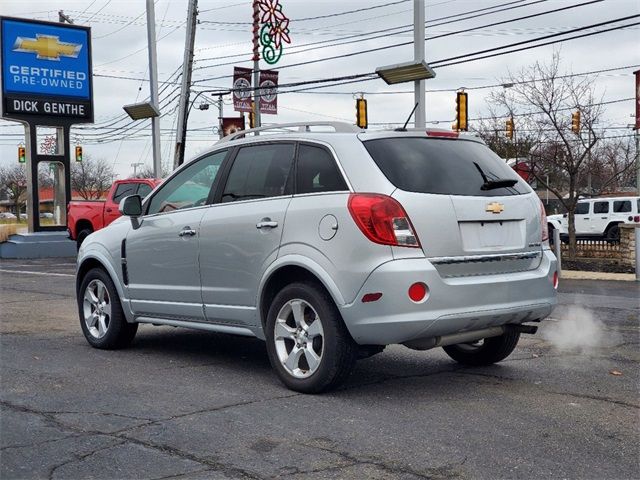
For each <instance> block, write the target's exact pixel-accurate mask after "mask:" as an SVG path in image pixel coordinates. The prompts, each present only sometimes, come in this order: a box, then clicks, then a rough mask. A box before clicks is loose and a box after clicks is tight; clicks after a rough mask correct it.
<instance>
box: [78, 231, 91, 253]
mask: <svg viewBox="0 0 640 480" xmlns="http://www.w3.org/2000/svg"><path fill="white" fill-rule="evenodd" d="M92 233H93V230H91V229H90V228H83V229H82V230H80V231H79V232H78V235H77V236H76V247H77V248H78V250H80V245H82V242H84V241H85V240H86V239H87V237H88V236H89V235H91V234H92Z"/></svg>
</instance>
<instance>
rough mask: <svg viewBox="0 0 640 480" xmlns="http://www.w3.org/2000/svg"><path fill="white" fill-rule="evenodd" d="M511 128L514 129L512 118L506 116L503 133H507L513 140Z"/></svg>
mask: <svg viewBox="0 0 640 480" xmlns="http://www.w3.org/2000/svg"><path fill="white" fill-rule="evenodd" d="M513 130H514V124H513V118H507V125H506V128H505V133H506V135H507V138H509V139H511V140H513Z"/></svg>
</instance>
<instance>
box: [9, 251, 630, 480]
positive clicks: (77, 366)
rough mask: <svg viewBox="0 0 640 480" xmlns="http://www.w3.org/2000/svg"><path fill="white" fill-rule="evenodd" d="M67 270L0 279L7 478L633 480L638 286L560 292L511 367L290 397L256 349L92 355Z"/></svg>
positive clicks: (391, 351)
mask: <svg viewBox="0 0 640 480" xmlns="http://www.w3.org/2000/svg"><path fill="white" fill-rule="evenodd" d="M73 273H74V264H73V260H71V259H68V260H67V259H62V260H61V259H49V260H3V261H2V263H1V264H0V332H1V336H0V360H1V364H0V365H1V367H0V369H1V370H0V373H1V382H2V388H1V389H0V396H1V417H0V434H1V435H0V438H1V450H0V455H1V458H0V478H3V479H10V478H11V479H13V478H89V477H90V478H156V479H158V478H203V479H204V478H207V479H208V478H292V479H295V478H321V479H324V478H374V479H383V478H399V479H400V478H401V479H414V478H434V479H453V478H486V479H490V478H594V479H595V478H638V477H640V465H639V458H640V442H639V440H640V427H639V418H640V417H639V413H640V412H639V408H640V401H639V395H638V394H639V392H638V388H639V387H638V386H639V380H640V368H639V362H640V350H639V348H638V344H639V343H640V342H639V339H640V336H639V333H640V329H639V322H640V316H639V311H640V300H639V298H640V285H638V283H636V282H611V281H610V282H602V281H586V280H585V281H579V280H566V281H562V282H561V286H560V292H561V293H560V296H559V301H560V306H559V308H558V309H557V310H556V311H555V312H554V314H553V317H552V319H550V320H548V321H547V322H545V323H543V325H542V326H541V328H540V332H539V333H538V335H535V336H523V339H522V340H521V342H520V345H519V348H518V349H516V351H515V352H514V354H513V355H512V356H511V357H509V358H508V359H507V360H506V361H504V362H502V363H501V364H499V365H495V366H491V367H485V368H473V369H472V368H464V367H461V366H459V365H457V364H455V363H454V362H453V361H451V360H450V359H449V358H448V357H447V356H446V355H445V354H444V352H442V351H441V350H440V349H436V350H431V351H428V352H416V351H412V350H409V349H407V348H404V347H401V346H392V347H389V348H387V349H386V350H385V351H384V352H383V353H382V354H380V355H377V356H375V357H372V358H370V359H367V360H362V361H360V362H359V363H358V365H357V366H356V369H355V371H354V374H353V375H352V377H351V378H350V380H349V381H348V382H347V384H346V385H345V386H344V387H342V388H341V389H339V390H338V391H335V392H331V393H328V394H323V395H302V394H297V393H295V392H292V391H289V390H287V389H286V388H284V387H283V386H282V385H281V384H280V383H279V382H278V380H277V378H276V377H275V375H274V374H273V373H272V371H271V367H270V365H269V362H268V359H267V355H266V350H265V347H264V345H263V343H262V342H260V341H258V340H254V339H247V338H240V337H232V336H224V335H218V334H214V333H206V332H200V331H189V330H181V329H174V328H171V327H153V326H147V325H145V326H141V328H140V329H139V331H138V335H137V337H136V340H135V342H134V344H133V346H132V347H131V348H129V349H126V350H121V351H100V350H95V349H92V348H91V347H89V346H88V344H87V343H86V342H85V340H84V338H83V337H82V333H81V331H80V328H79V325H78V320H77V314H76V306H75V296H74V277H73Z"/></svg>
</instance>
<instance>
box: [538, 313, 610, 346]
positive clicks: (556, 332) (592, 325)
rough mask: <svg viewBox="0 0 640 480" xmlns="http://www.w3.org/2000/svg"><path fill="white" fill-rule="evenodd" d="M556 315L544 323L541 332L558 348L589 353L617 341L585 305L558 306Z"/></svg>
mask: <svg viewBox="0 0 640 480" xmlns="http://www.w3.org/2000/svg"><path fill="white" fill-rule="evenodd" d="M554 317H555V318H550V319H548V321H546V322H545V323H543V326H542V327H541V328H540V333H541V334H542V336H543V338H544V339H545V340H547V341H548V342H550V343H551V344H552V345H553V347H555V348H556V349H557V350H561V351H569V352H580V353H588V352H589V351H591V350H593V349H596V348H599V347H604V346H605V342H606V343H608V344H609V345H610V344H611V343H613V342H614V341H615V340H614V339H613V338H611V337H612V334H611V332H605V326H604V324H603V323H602V322H601V321H600V320H598V319H597V318H596V316H595V315H594V314H593V312H590V311H589V310H587V309H585V308H583V307H580V306H577V305H569V306H558V308H557V309H556V311H555V314H554ZM612 341H613V342H612Z"/></svg>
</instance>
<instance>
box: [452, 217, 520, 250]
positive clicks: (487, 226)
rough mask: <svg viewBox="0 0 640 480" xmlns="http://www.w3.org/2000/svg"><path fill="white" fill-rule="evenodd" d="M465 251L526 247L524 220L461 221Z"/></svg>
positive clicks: (461, 234) (461, 233)
mask: <svg viewBox="0 0 640 480" xmlns="http://www.w3.org/2000/svg"><path fill="white" fill-rule="evenodd" d="M459 225H460V236H461V237H462V246H463V248H464V250H465V251H487V250H512V249H516V248H524V246H525V245H524V228H525V225H524V220H507V221H485V222H459Z"/></svg>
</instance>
